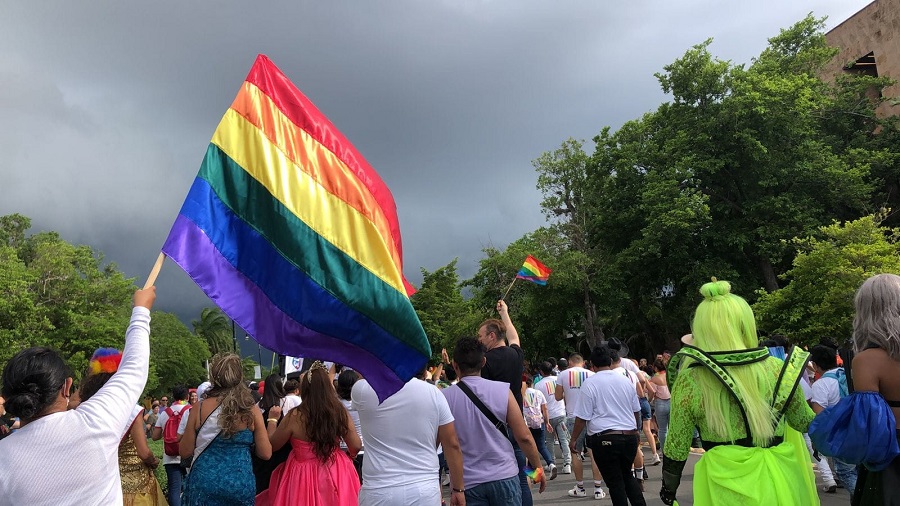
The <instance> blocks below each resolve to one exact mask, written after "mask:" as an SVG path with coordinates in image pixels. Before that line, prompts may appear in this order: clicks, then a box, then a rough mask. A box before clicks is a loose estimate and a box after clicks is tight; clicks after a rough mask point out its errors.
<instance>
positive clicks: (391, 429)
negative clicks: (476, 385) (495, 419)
mask: <svg viewBox="0 0 900 506" xmlns="http://www.w3.org/2000/svg"><path fill="white" fill-rule="evenodd" d="M423 372H424V371H423ZM350 397H351V399H352V406H353V408H354V409H356V411H357V412H359V422H360V429H361V430H362V438H363V440H364V441H365V442H366V457H365V459H364V460H363V468H362V474H363V485H362V489H360V491H359V504H360V506H394V505H397V504H423V505H429V506H431V505H435V506H437V505H439V504H441V488H440V483H439V481H438V456H437V445H438V443H440V444H441V445H442V446H443V448H444V457H445V458H446V459H447V465H448V467H449V468H450V483H451V491H452V492H451V502H450V504H451V505H457V504H462V503H463V502H464V501H465V495H464V494H465V482H464V479H463V462H462V451H461V450H460V446H459V440H457V438H456V429H455V428H454V425H453V415H452V414H451V413H450V406H449V405H448V404H447V399H446V398H444V396H443V395H441V392H440V390H438V389H437V388H435V387H434V385H432V384H430V383H426V382H425V381H422V380H420V379H418V378H413V379H411V380H410V381H409V382H408V383H406V385H404V386H403V388H401V389H400V391H399V392H397V393H395V394H394V395H392V396H390V397H388V398H387V399H385V401H384V402H382V403H381V404H378V396H377V395H376V394H375V390H373V389H372V387H371V385H369V382H368V381H366V380H365V379H361V380H359V381H357V382H356V383H355V384H354V385H353V390H352V391H351V393H350Z"/></svg>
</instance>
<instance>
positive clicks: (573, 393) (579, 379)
mask: <svg viewBox="0 0 900 506" xmlns="http://www.w3.org/2000/svg"><path fill="white" fill-rule="evenodd" d="M593 375H594V373H592V372H591V371H588V370H587V369H585V368H584V367H570V368H568V369H566V370H565V371H562V372H560V373H559V376H557V377H556V384H557V385H559V386H561V387H562V389H563V394H564V395H565V397H564V399H565V401H566V416H567V417H569V418H572V417H573V416H575V407H576V406H577V404H578V399H579V398H580V397H581V385H582V384H583V383H584V381H585V380H587V379H588V378H590V377H591V376H593Z"/></svg>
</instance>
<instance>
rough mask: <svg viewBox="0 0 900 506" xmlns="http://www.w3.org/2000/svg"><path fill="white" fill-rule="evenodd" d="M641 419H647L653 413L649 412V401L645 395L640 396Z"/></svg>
mask: <svg viewBox="0 0 900 506" xmlns="http://www.w3.org/2000/svg"><path fill="white" fill-rule="evenodd" d="M640 401H641V420H649V419H650V418H651V417H652V416H653V415H652V414H651V413H650V401H648V400H647V398H646V397H641V398H640Z"/></svg>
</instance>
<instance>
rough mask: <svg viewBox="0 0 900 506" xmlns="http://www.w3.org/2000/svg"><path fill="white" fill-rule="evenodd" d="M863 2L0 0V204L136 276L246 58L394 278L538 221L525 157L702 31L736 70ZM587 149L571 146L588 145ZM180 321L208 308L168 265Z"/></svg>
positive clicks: (626, 111)
mask: <svg viewBox="0 0 900 506" xmlns="http://www.w3.org/2000/svg"><path fill="white" fill-rule="evenodd" d="M867 3H868V0H822V1H808V0H791V1H784V0H756V1H752V2H730V1H729V2H723V1H721V0H720V1H712V0H680V1H676V2H671V1H668V2H666V1H659V0H654V1H646V0H637V1H634V0H632V1H612V0H593V1H574V0H570V1H557V2H549V1H531V0H516V1H508V0H507V1H501V0H496V1H489V0H482V1H477V0H459V1H451V0H396V1H378V2H376V1H363V0H359V1H355V2H348V1H342V0H331V1H324V2H310V1H291V2H285V1H268V2H235V1H225V0H217V1H206V2H185V1H178V2H173V1H154V2H121V1H93V2H72V1H69V0H65V1H12V0H0V48H2V49H0V215H4V214H9V213H15V212H17V213H22V214H24V215H27V216H29V217H30V218H32V220H33V228H32V232H37V231H41V230H55V231H58V232H60V233H61V234H62V236H63V237H64V238H65V239H66V240H68V241H71V242H74V243H79V244H88V245H90V246H92V247H94V248H95V249H97V250H100V251H102V252H103V253H104V254H105V256H106V258H107V259H108V260H110V261H113V262H116V263H117V264H118V265H119V266H120V268H121V269H122V270H123V271H124V272H125V273H126V275H128V276H134V277H137V278H138V283H143V281H144V279H145V278H146V276H147V273H148V271H149V269H150V267H151V266H152V264H153V262H154V260H155V259H156V256H157V254H158V253H159V249H160V247H161V246H162V243H163V241H164V239H165V237H166V235H167V233H168V231H169V228H170V226H171V224H172V222H173V220H174V219H175V216H176V215H177V213H178V210H179V208H180V207H181V203H182V201H183V200H184V197H185V195H186V193H187V191H188V188H189V187H190V184H191V181H192V180H193V178H194V177H195V175H196V173H197V170H198V168H199V165H200V161H201V159H202V157H203V155H204V153H205V151H206V146H207V145H208V143H209V139H210V137H211V136H212V133H213V130H214V129H215V128H216V125H217V124H218V122H219V119H220V118H221V116H222V114H223V113H224V112H225V110H226V109H227V108H228V106H229V105H230V104H231V101H232V99H233V98H234V96H235V94H236V93H237V91H238V88H239V86H240V85H241V82H242V81H243V79H244V77H245V76H246V74H247V72H248V70H249V69H250V66H251V64H252V63H253V60H254V58H255V56H256V54H257V53H265V54H267V55H268V56H269V57H270V58H271V59H272V60H273V61H274V62H275V64H276V65H278V66H279V67H280V68H281V69H282V71H283V72H284V73H285V74H287V76H288V77H289V78H291V80H292V81H293V82H294V83H295V84H296V85H297V87H299V88H300V89H301V90H302V91H303V92H304V93H305V94H306V95H307V96H308V97H309V98H310V99H311V100H312V101H313V102H314V103H315V104H316V105H317V106H318V107H319V109H320V110H321V111H322V112H323V113H324V114H325V115H326V116H328V117H329V118H330V119H331V121H332V122H333V123H334V124H335V125H336V126H337V128H338V129H340V130H341V131H342V132H343V133H344V134H345V135H346V136H347V138H349V139H350V141H351V142H352V143H354V144H355V145H356V147H357V149H358V150H359V151H360V152H361V153H362V154H363V156H365V157H366V159H367V160H368V161H369V163H371V165H372V166H373V167H374V168H375V169H376V170H377V171H378V172H379V173H380V174H381V176H382V178H383V179H384V180H385V182H386V183H387V185H388V187H389V188H390V189H391V191H392V192H393V194H394V199H395V200H396V203H397V208H398V210H399V215H400V225H401V231H402V234H403V246H404V252H405V274H406V275H407V277H408V278H409V279H410V280H411V281H412V282H413V283H414V284H417V283H419V282H420V281H421V275H420V273H419V269H420V267H424V268H426V269H428V270H433V269H436V268H438V267H441V266H443V265H446V264H447V263H448V262H449V261H450V260H452V259H453V258H454V257H459V264H458V265H459V272H460V275H461V276H463V277H467V276H470V275H471V274H473V273H474V272H475V270H476V268H477V262H478V260H479V259H480V258H481V249H482V248H483V247H485V246H487V245H494V246H497V247H501V248H502V247H505V246H506V245H507V244H508V243H509V242H511V241H513V240H515V239H517V238H519V237H521V236H522V235H523V234H525V233H527V232H529V231H532V230H535V229H536V228H537V227H539V226H541V225H542V224H543V217H542V215H541V213H540V208H539V205H538V204H539V202H540V195H539V193H538V192H537V190H536V189H535V182H536V176H535V172H534V169H533V168H532V166H531V160H533V159H534V158H536V157H537V156H538V155H540V153H542V152H544V151H548V150H552V149H555V148H556V147H557V146H559V144H560V143H561V142H562V141H563V140H564V139H566V138H567V137H570V136H571V137H575V138H578V139H587V140H589V139H591V138H592V137H593V136H594V135H596V134H597V133H598V132H599V131H600V129H601V128H602V127H603V126H605V125H610V126H612V127H614V128H616V127H618V126H620V125H621V124H622V123H623V122H625V121H627V120H629V119H633V118H636V117H638V116H640V115H641V114H643V113H644V112H647V111H650V110H653V109H655V108H656V107H657V106H658V105H659V104H660V103H661V102H663V101H665V100H667V97H666V96H664V95H663V94H662V92H661V91H660V90H659V86H658V83H657V82H656V79H655V78H654V77H653V73H654V72H658V71H660V70H662V67H663V65H666V64H667V63H670V62H671V61H672V60H674V59H675V58H678V57H679V56H681V55H682V54H683V53H684V52H685V51H686V50H687V49H688V48H689V47H690V46H692V45H694V44H697V43H699V42H702V41H703V40H704V39H706V38H707V37H713V38H714V39H715V42H714V43H713V45H712V51H713V53H714V54H716V55H717V56H719V57H720V58H723V59H731V60H733V61H735V62H747V61H749V59H750V58H751V57H753V56H754V55H757V54H759V52H760V51H761V50H762V49H763V48H764V47H765V45H766V39H767V38H768V37H771V36H773V35H776V34H777V33H778V31H779V29H781V28H785V27H788V26H790V25H791V24H793V23H794V22H796V21H798V20H800V19H801V18H802V17H803V16H805V15H806V14H807V13H808V12H810V11H812V12H813V13H814V14H815V15H816V16H828V17H829V20H828V26H829V28H830V27H833V26H835V25H836V24H837V23H839V22H840V21H842V20H844V19H846V18H847V17H849V16H850V15H852V14H853V13H854V12H856V11H857V10H859V9H860V8H862V7H863V6H864V5H866V4H867ZM591 149H592V148H591ZM157 287H158V293H159V303H158V304H157V307H158V308H159V309H162V310H166V311H172V312H176V313H177V314H179V315H180V316H181V317H182V318H183V319H190V318H191V317H196V316H198V315H199V312H200V309H201V308H202V307H204V306H207V305H211V302H210V301H209V300H208V299H206V297H205V296H204V295H203V294H202V292H200V290H199V289H198V288H196V287H195V286H194V285H193V282H191V281H190V279H189V278H188V277H187V275H185V274H184V273H183V272H182V271H180V270H179V269H178V268H177V267H176V266H175V265H174V264H172V263H168V264H166V266H165V268H164V269H163V273H162V275H161V276H160V278H159V281H158V282H157Z"/></svg>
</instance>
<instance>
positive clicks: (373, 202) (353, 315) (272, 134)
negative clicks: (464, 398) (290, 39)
mask: <svg viewBox="0 0 900 506" xmlns="http://www.w3.org/2000/svg"><path fill="white" fill-rule="evenodd" d="M163 252H164V253H165V254H166V255H167V256H168V257H170V258H171V259H172V260H173V261H174V262H175V263H177V264H178V265H179V266H180V267H181V268H182V269H184V270H185V271H186V272H187V273H188V274H189V275H190V276H191V278H192V279H193V280H194V281H195V282H196V283H197V284H198V285H199V286H200V288H201V289H203V291H204V292H205V293H206V294H207V295H208V296H209V297H210V298H211V299H212V300H213V301H214V302H215V303H216V304H217V305H218V306H219V307H221V308H222V310H223V311H224V312H225V313H226V314H227V315H228V316H229V317H231V318H232V319H233V320H234V321H235V322H236V323H237V324H238V325H240V326H241V328H243V329H244V330H245V331H246V332H247V333H248V334H250V335H251V336H252V337H253V338H254V339H255V340H256V341H257V342H259V343H260V344H262V345H263V346H265V347H266V348H269V349H271V350H274V351H277V352H279V353H282V354H284V355H288V356H304V357H316V358H321V359H323V360H331V361H334V362H338V363H341V364H346V365H348V366H351V367H352V368H354V369H356V370H358V371H360V372H361V373H362V374H363V375H364V376H365V377H366V379H367V380H368V381H369V383H370V384H371V385H372V387H373V388H374V389H375V391H376V392H377V394H378V397H379V399H381V400H384V399H386V398H387V397H388V396H390V395H391V394H393V393H394V392H396V391H397V390H399V389H400V388H402V386H403V385H404V384H405V383H406V382H407V381H408V380H409V379H410V378H412V377H413V376H414V375H415V374H416V373H418V372H419V371H421V370H422V368H424V366H425V363H426V362H427V360H428V358H429V357H430V356H431V348H430V346H429V344H428V339H427V338H426V336H425V331H424V330H423V328H422V325H421V323H420V322H419V319H418V317H417V316H416V313H415V311H414V309H413V307H412V304H411V303H410V301H409V295H410V294H412V293H413V288H412V285H410V284H409V283H408V282H407V280H406V279H405V278H404V277H403V273H402V268H403V261H402V248H401V241H400V227H399V222H398V220H397V211H396V207H395V205H394V200H393V196H392V195H391V193H390V191H389V190H388V188H387V186H386V185H385V184H384V183H383V182H382V180H381V178H379V176H378V174H376V173H375V171H374V170H373V169H372V167H371V166H369V164H368V163H367V162H366V161H365V160H364V159H363V157H362V156H361V155H360V154H359V153H358V152H357V151H356V149H355V148H354V147H353V146H352V145H351V144H350V142H349V141H347V139H346V138H345V137H344V136H343V135H342V134H341V133H340V132H339V131H338V130H337V129H336V128H335V127H334V126H333V125H332V124H331V122H330V121H329V120H328V119H327V118H326V117H325V116H324V115H323V114H322V113H321V112H319V110H318V109H316V107H315V106H314V105H313V104H312V102H310V101H309V99H307V98H306V97H305V96H304V95H303V94H302V93H301V92H300V90H298V89H297V88H296V87H295V86H294V85H293V84H292V83H291V82H290V81H289V80H288V79H287V77H286V76H285V75H284V74H282V73H281V71H280V70H279V69H278V68H277V67H275V65H274V64H273V63H272V62H271V61H270V60H269V59H268V58H267V57H265V56H264V55H259V56H258V57H257V59H256V62H255V63H254V65H253V67H252V69H251V70H250V73H249V74H248V76H247V79H246V81H244V83H243V85H242V86H241V89H240V91H239V92H238V94H237V97H236V98H235V99H234V102H233V103H232V104H231V107H230V108H229V109H228V111H227V112H226V113H225V116H224V117H223V118H222V120H221V122H220V123H219V126H218V128H217V129H216V131H215V133H214V134H213V138H212V141H211V142H210V145H209V147H208V148H207V151H206V156H205V158H204V159H203V163H202V164H201V166H200V172H199V173H198V174H197V177H196V179H194V183H193V185H192V186H191V189H190V190H189V192H188V196H187V199H186V200H185V202H184V205H183V206H182V208H181V211H180V212H179V214H178V217H177V218H176V220H175V224H174V225H173V226H172V230H171V231H170V232H169V236H168V238H167V239H166V242H165V244H164V246H163Z"/></svg>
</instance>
